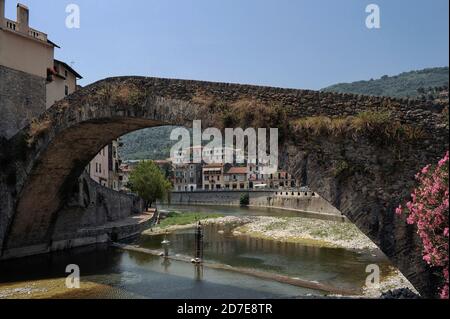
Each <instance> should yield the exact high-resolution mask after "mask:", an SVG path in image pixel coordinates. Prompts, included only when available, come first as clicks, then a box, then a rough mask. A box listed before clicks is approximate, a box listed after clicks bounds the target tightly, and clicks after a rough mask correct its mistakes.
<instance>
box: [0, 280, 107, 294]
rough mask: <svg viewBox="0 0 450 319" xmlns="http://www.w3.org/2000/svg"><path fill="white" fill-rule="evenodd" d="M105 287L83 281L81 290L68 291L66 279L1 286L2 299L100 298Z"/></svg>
mask: <svg viewBox="0 0 450 319" xmlns="http://www.w3.org/2000/svg"><path fill="white" fill-rule="evenodd" d="M105 287H106V288H109V287H107V286H105V285H102V284H99V283H95V282H90V281H82V282H81V284H80V288H79V289H68V288H67V287H66V284H65V278H58V279H43V280H36V281H31V282H29V281H28V282H24V283H23V282H19V283H17V282H16V283H6V284H0V299H60V298H63V299H66V298H68V299H72V298H73V299H77V298H79V297H83V298H87V297H89V296H92V297H96V296H97V297H98V295H99V292H100V291H103V290H105Z"/></svg>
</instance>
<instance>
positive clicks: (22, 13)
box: [17, 3, 30, 34]
mask: <svg viewBox="0 0 450 319" xmlns="http://www.w3.org/2000/svg"><path fill="white" fill-rule="evenodd" d="M29 19H30V11H29V10H28V7H26V6H24V5H23V4H20V3H19V4H18V5H17V24H18V25H19V31H20V32H22V33H25V34H28V31H29Z"/></svg>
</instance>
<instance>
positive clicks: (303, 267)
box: [0, 206, 390, 299]
mask: <svg viewBox="0 0 450 319" xmlns="http://www.w3.org/2000/svg"><path fill="white" fill-rule="evenodd" d="M165 208H166V209H167V208H168V209H173V210H177V211H195V212H201V213H211V212H214V213H220V214H222V215H236V216H273V215H276V216H280V215H281V216H287V217H292V216H298V213H297V212H289V211H285V210H274V209H256V208H255V209H254V208H239V207H220V206H217V207H209V206H208V207H207V206H202V207H194V206H191V207H189V206H183V207H165ZM168 239H169V240H170V242H171V245H170V251H171V254H181V255H187V256H192V255H193V254H194V248H193V247H194V231H193V230H192V229H184V230H178V231H175V232H173V233H171V234H169V236H168ZM162 240H163V236H162V235H156V236H145V235H143V236H141V237H140V238H138V239H136V240H134V241H133V243H134V244H139V245H140V247H143V248H149V249H160V248H161V241H162ZM204 241H205V247H204V257H205V261H206V262H209V263H219V264H224V265H230V266H233V267H241V268H246V269H254V270H257V271H264V272H268V273H274V274H283V275H286V276H289V277H293V278H301V279H304V280H308V281H313V282H320V283H324V284H327V285H332V286H334V287H338V288H344V289H352V290H361V288H362V286H363V285H364V282H365V278H366V276H367V273H366V272H365V269H366V266H367V265H369V264H377V265H379V266H380V268H381V269H382V271H383V270H386V269H388V267H389V266H390V264H389V261H388V260H387V259H386V257H384V256H383V255H382V254H381V253H374V252H373V251H367V252H364V251H362V252H361V251H359V252H356V251H350V250H346V249H336V248H321V247H311V246H304V245H301V244H298V243H280V242H275V241H272V240H265V239H256V238H251V237H249V236H239V237H236V236H233V234H232V232H231V229H227V227H224V226H219V225H214V224H213V225H208V226H206V227H205V232H204ZM68 264H76V265H78V266H79V267H80V271H81V288H82V289H71V290H68V289H66V288H65V278H66V276H67V274H66V273H65V269H66V266H67V265H68ZM83 287H84V289H83ZM325 294H327V293H326V292H324V291H320V290H313V289H306V288H302V287H298V286H293V285H290V284H285V283H280V282H276V281H272V280H267V279H261V278H257V277H254V276H249V275H248V274H241V273H237V272H230V271H227V270H220V269H211V268H208V267H202V268H199V267H196V266H194V265H192V264H189V263H185V262H182V261H176V260H171V261H164V260H163V259H162V258H160V257H155V256H151V255H146V254H143V253H139V252H130V251H122V250H118V249H115V248H111V247H109V248H108V247H103V246H95V247H87V248H80V249H75V250H72V251H67V252H59V253H53V254H49V255H42V256H34V257H29V258H23V259H17V260H11V261H5V262H2V263H0V298H8V297H9V298H11V297H14V298H16V297H19V298H23V297H36V298H39V297H42V298H170V299H172V298H173V299H178V298H179V299H184V298H189V299H190V298H221V299H226V298H295V297H304V296H323V295H325Z"/></svg>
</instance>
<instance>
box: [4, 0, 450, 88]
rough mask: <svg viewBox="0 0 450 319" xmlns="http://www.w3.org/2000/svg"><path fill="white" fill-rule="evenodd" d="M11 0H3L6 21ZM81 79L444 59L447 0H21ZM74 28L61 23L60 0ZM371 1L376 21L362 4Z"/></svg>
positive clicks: (239, 76)
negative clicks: (73, 15) (73, 12)
mask: <svg viewBox="0 0 450 319" xmlns="http://www.w3.org/2000/svg"><path fill="white" fill-rule="evenodd" d="M16 2H17V1H16V0H6V3H7V4H6V6H7V10H6V11H7V17H9V18H13V19H15V6H16ZM21 2H22V3H24V4H25V5H27V6H29V8H30V10H31V17H30V23H31V26H32V27H34V28H36V29H38V30H41V31H43V32H46V33H48V34H49V38H50V39H51V40H52V41H54V42H56V43H58V44H59V45H60V46H61V49H58V50H57V52H56V57H57V58H59V59H62V60H64V61H66V62H68V63H70V62H72V61H74V62H75V65H74V67H75V68H76V69H77V71H79V72H80V73H81V74H82V75H83V76H84V77H85V79H84V80H83V81H82V82H81V84H82V85H86V84H88V83H91V82H94V81H97V80H99V79H102V78H105V77H109V76H117V75H145V76H156V77H170V78H183V79H198V80H209V81H221V82H238V83H249V84H261V85H271V86H280V87H294V88H310V89H319V88H323V87H325V86H328V85H330V84H334V83H337V82H349V81H356V80H365V79H370V78H378V77H380V76H382V75H384V74H388V75H394V74H397V73H400V72H403V71H409V70H413V69H421V68H425V67H434V66H448V64H449V63H448V56H449V42H448V37H449V17H448V11H449V1H448V0H369V1H364V0H339V1H338V0H129V1H124V0H95V1H93V0H71V1H65V0H21ZM70 3H75V4H78V5H79V6H80V9H81V28H80V29H67V28H66V27H65V18H66V15H67V14H66V12H65V8H66V5H67V4H70ZM370 3H376V4H378V5H379V6H380V8H381V29H379V30H369V29H367V28H366V26H365V19H366V16H367V13H366V12H365V8H366V6H367V5H368V4H370Z"/></svg>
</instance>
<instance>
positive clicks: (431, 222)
mask: <svg viewBox="0 0 450 319" xmlns="http://www.w3.org/2000/svg"><path fill="white" fill-rule="evenodd" d="M448 169H449V153H448V152H447V154H446V155H445V157H444V158H443V159H441V160H440V161H439V163H438V164H437V165H435V166H432V165H428V166H426V167H424V168H423V169H422V171H421V172H419V173H418V174H417V175H416V179H417V181H418V183H419V185H418V186H417V188H416V189H415V190H414V191H413V193H412V194H411V198H412V199H411V201H409V202H408V203H406V207H402V206H400V207H399V208H397V211H396V212H397V214H403V213H405V214H407V215H408V218H407V222H408V224H411V225H412V224H414V225H416V226H417V232H418V234H419V236H420V238H421V240H422V244H423V259H424V260H425V261H426V262H427V264H428V265H430V266H431V267H433V269H435V270H436V271H437V273H438V274H439V276H440V277H441V278H442V282H443V284H442V287H441V288H440V291H439V293H440V297H441V298H445V299H448V297H449V278H448V266H449V265H448V249H449V229H448V228H449V227H448V215H449V209H448V207H449V192H448V182H449V180H448V179H449V176H448V174H449V170H448Z"/></svg>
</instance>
